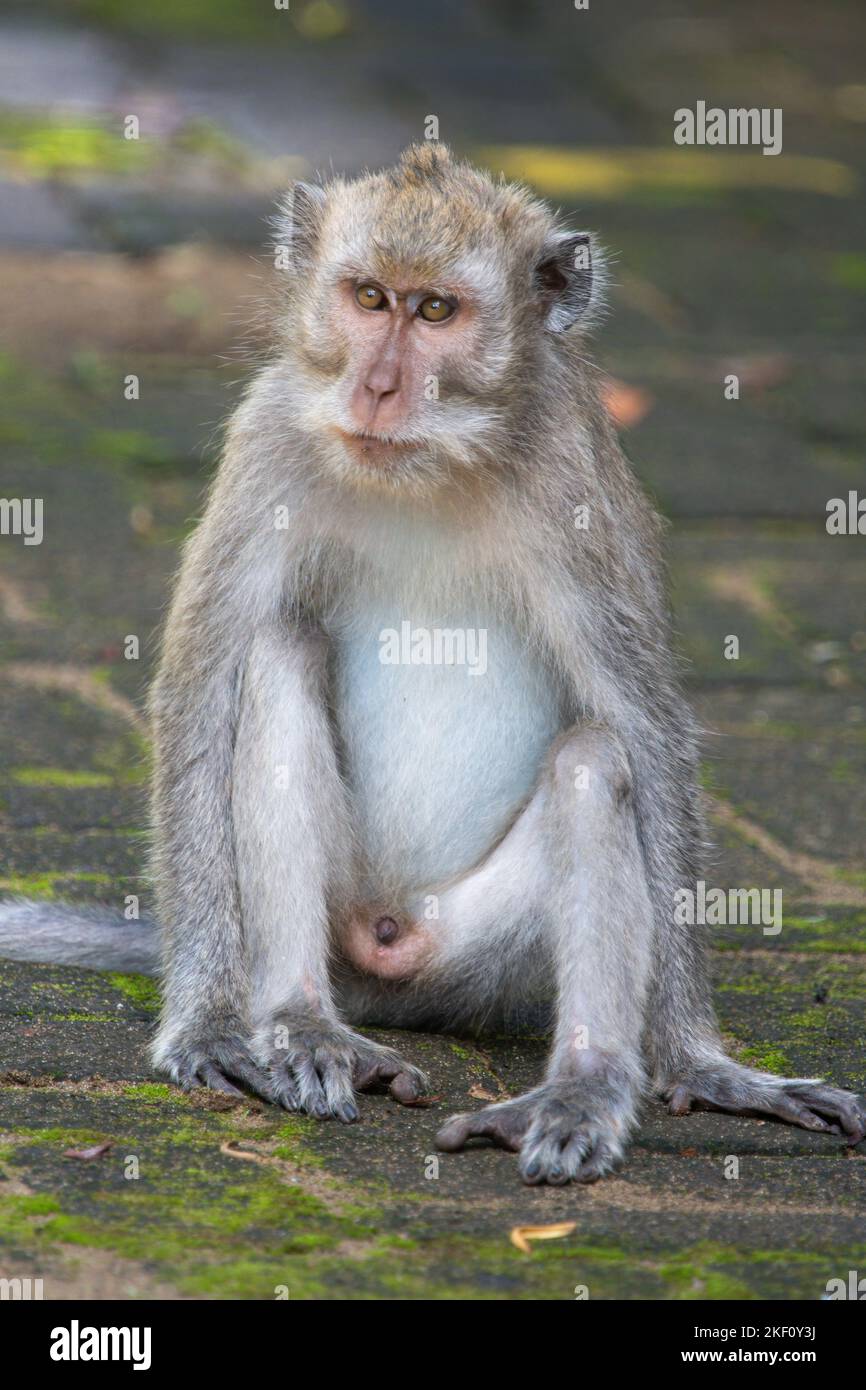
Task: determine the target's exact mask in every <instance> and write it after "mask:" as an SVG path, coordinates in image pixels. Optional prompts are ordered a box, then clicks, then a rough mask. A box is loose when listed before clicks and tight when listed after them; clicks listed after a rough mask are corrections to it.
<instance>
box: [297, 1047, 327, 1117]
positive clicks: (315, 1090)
mask: <svg viewBox="0 0 866 1390" xmlns="http://www.w3.org/2000/svg"><path fill="white" fill-rule="evenodd" d="M290 1065H291V1067H292V1070H293V1071H294V1073H295V1083H296V1085H297V1088H298V1100H299V1105H300V1109H301V1110H304V1111H305V1112H306V1113H307V1114H308V1115H315V1117H316V1119H318V1120H325V1119H327V1118H328V1116H329V1115H330V1113H331V1111H330V1107H329V1105H328V1102H327V1100H326V1098H325V1092H324V1089H323V1087H322V1083H321V1081H320V1079H319V1073H318V1072H317V1071H316V1068H315V1065H314V1063H313V1059H312V1057H311V1056H310V1055H309V1053H302V1054H297V1055H295V1056H293V1057H292V1058H291V1061H290Z"/></svg>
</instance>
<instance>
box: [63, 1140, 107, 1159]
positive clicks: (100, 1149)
mask: <svg viewBox="0 0 866 1390" xmlns="http://www.w3.org/2000/svg"><path fill="white" fill-rule="evenodd" d="M110 1148H111V1140H110V1139H106V1140H105V1141H104V1142H103V1143H102V1144H92V1145H91V1146H90V1148H89V1149H64V1150H63V1157H64V1158H81V1159H85V1160H89V1159H91V1158H102V1155H103V1154H107V1153H108V1150H109V1149H110Z"/></svg>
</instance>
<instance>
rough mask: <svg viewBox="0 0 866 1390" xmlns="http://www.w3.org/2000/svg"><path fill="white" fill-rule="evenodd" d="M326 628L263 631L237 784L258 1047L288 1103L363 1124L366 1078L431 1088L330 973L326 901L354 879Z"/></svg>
mask: <svg viewBox="0 0 866 1390" xmlns="http://www.w3.org/2000/svg"><path fill="white" fill-rule="evenodd" d="M326 654H327V648H326V645H325V641H324V639H323V638H322V637H320V636H318V635H309V636H302V635H299V634H296V633H291V634H287V633H286V632H285V631H282V630H280V629H278V628H275V627H274V628H266V629H264V630H262V631H261V632H259V633H258V634H257V636H256V638H255V639H254V641H253V644H252V647H251V650H250V654H249V657H248V660H247V665H246V670H245V673H244V683H243V690H242V695H241V709H240V716H239V721H238V731H237V739H236V745H235V758H234V776H233V788H232V815H233V821H234V838H235V852H236V855H237V866H238V885H239V889H240V898H241V910H242V917H243V923H244V942H245V949H246V955H247V971H248V975H249V999H250V1025H251V1028H252V1051H253V1054H254V1056H255V1057H256V1059H257V1061H259V1062H260V1064H262V1065H264V1066H267V1068H268V1071H269V1076H270V1079H271V1083H272V1088H273V1098H274V1099H276V1100H278V1101H279V1102H280V1103H281V1104H282V1105H284V1106H285V1107H286V1108H287V1109H290V1110H304V1111H307V1112H308V1113H309V1114H314V1115H317V1116H319V1117H324V1116H327V1115H329V1114H330V1115H336V1116H337V1117H338V1118H339V1119H342V1120H354V1119H357V1117H358V1111H357V1109H356V1107H355V1104H354V1100H353V1090H354V1087H355V1086H358V1087H361V1088H363V1087H364V1086H367V1085H370V1084H372V1083H373V1082H374V1081H376V1080H380V1079H382V1080H387V1081H389V1082H390V1085H391V1091H392V1094H394V1095H395V1097H396V1098H397V1099H398V1100H402V1101H406V1102H411V1101H412V1100H415V1099H417V1097H418V1095H419V1094H420V1092H421V1090H422V1089H423V1078H422V1077H421V1074H420V1072H418V1071H417V1069H416V1068H414V1067H412V1066H410V1065H409V1064H408V1063H405V1062H403V1061H402V1060H401V1059H400V1058H399V1057H398V1056H397V1055H396V1054H395V1053H393V1052H392V1051H390V1050H389V1049H386V1048H382V1047H379V1046H378V1045H377V1044H375V1043H372V1042H370V1041H368V1040H367V1039H366V1038H363V1037H361V1036H360V1035H359V1034H357V1033H354V1032H353V1031H352V1030H351V1029H350V1028H349V1027H348V1026H347V1025H346V1024H344V1023H343V1022H342V1021H341V1020H340V1018H339V1016H338V1014H337V1010H336V1007H335V1004H334V999H333V995H332V992H331V984H330V980H329V972H328V961H329V955H330V933H329V920H328V918H329V906H330V903H331V901H332V900H333V899H334V897H337V898H338V899H342V898H343V897H344V896H345V894H346V891H347V887H348V884H349V883H350V881H351V836H350V830H349V818H348V812H347V806H346V794H345V789H344V787H343V783H342V781H341V778H340V774H339V771H338V768H337V760H336V754H335V750H334V746H333V739H332V734H331V728H330V723H329V719H328V713H327V705H326V692H325V669H326Z"/></svg>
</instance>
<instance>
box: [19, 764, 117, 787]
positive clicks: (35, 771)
mask: <svg viewBox="0 0 866 1390" xmlns="http://www.w3.org/2000/svg"><path fill="white" fill-rule="evenodd" d="M9 777H10V779H11V781H13V782H17V783H18V785H19V786H21V787H79V788H80V787H110V786H111V784H112V781H113V778H111V777H109V776H108V774H107V773H105V772H88V771H83V770H79V771H74V772H73V771H70V770H69V769H68V768H65V767H13V768H11V769H10V772H9Z"/></svg>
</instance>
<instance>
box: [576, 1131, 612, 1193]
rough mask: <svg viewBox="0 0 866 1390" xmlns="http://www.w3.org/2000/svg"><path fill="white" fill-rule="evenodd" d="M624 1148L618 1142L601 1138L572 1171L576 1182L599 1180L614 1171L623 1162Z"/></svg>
mask: <svg viewBox="0 0 866 1390" xmlns="http://www.w3.org/2000/svg"><path fill="white" fill-rule="evenodd" d="M622 1158H623V1155H622V1149H621V1148H620V1147H619V1145H618V1144H616V1143H610V1142H609V1141H608V1140H606V1139H602V1138H599V1139H598V1140H597V1141H596V1143H595V1145H594V1146H593V1148H592V1151H591V1152H590V1153H589V1154H588V1155H587V1156H586V1158H585V1159H584V1160H583V1162H582V1163H580V1164H578V1165H577V1167H576V1168H575V1169H574V1171H573V1172H572V1180H573V1181H574V1182H583V1183H591V1182H598V1180H599V1178H603V1177H604V1176H605V1174H606V1173H612V1172H613V1171H614V1169H616V1168H618V1167H619V1166H620V1164H621V1163H622Z"/></svg>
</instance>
